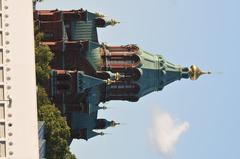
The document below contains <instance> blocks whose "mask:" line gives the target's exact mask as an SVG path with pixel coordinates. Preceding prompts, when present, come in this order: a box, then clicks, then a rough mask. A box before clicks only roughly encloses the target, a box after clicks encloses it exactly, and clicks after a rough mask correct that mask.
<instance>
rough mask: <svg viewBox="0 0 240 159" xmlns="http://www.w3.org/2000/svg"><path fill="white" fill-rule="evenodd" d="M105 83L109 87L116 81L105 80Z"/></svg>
mask: <svg viewBox="0 0 240 159" xmlns="http://www.w3.org/2000/svg"><path fill="white" fill-rule="evenodd" d="M105 82H106V84H107V85H111V84H112V83H115V82H116V81H114V80H111V79H107V80H105Z"/></svg>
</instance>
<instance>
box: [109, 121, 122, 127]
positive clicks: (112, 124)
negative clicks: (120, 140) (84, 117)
mask: <svg viewBox="0 0 240 159" xmlns="http://www.w3.org/2000/svg"><path fill="white" fill-rule="evenodd" d="M117 125H120V123H116V122H115V121H113V120H112V121H111V122H110V126H111V127H115V126H117Z"/></svg>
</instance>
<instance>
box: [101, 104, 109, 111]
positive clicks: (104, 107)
mask: <svg viewBox="0 0 240 159" xmlns="http://www.w3.org/2000/svg"><path fill="white" fill-rule="evenodd" d="M99 109H102V110H106V109H108V107H106V106H105V105H104V106H102V107H99Z"/></svg>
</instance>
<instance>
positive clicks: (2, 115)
mask: <svg viewBox="0 0 240 159" xmlns="http://www.w3.org/2000/svg"><path fill="white" fill-rule="evenodd" d="M4 118H5V109H4V104H0V119H4Z"/></svg>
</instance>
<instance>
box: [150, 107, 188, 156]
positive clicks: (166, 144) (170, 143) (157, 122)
mask: <svg viewBox="0 0 240 159" xmlns="http://www.w3.org/2000/svg"><path fill="white" fill-rule="evenodd" d="M188 128H189V123H188V122H186V121H185V122H179V121H178V120H177V119H174V118H173V117H172V116H171V115H170V114H169V113H166V112H162V111H160V110H159V109H157V108H156V109H155V110H154V115H153V121H152V127H151V129H150V138H151V141H152V143H153V144H154V146H155V147H156V148H157V150H158V151H160V152H161V154H163V155H164V156H171V155H172V153H173V152H174V149H175V145H176V143H177V142H178V140H179V138H180V136H181V135H182V134H183V133H184V132H185V131H186V130H187V129H188Z"/></svg>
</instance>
